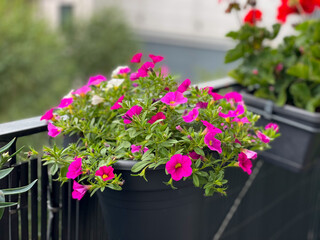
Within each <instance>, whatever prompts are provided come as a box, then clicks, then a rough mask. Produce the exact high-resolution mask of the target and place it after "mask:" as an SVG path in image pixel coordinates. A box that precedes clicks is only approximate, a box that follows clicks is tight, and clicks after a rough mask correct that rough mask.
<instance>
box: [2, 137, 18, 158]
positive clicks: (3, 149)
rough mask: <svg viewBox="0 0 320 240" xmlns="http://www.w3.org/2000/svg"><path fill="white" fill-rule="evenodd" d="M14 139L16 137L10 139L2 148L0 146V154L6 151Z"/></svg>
mask: <svg viewBox="0 0 320 240" xmlns="http://www.w3.org/2000/svg"><path fill="white" fill-rule="evenodd" d="M15 140H16V138H14V139H12V140H11V141H10V142H9V143H8V144H6V145H4V146H3V147H2V148H0V154H1V153H3V152H5V151H7V150H8V149H9V148H10V147H11V145H12V144H13V143H14V141H15Z"/></svg>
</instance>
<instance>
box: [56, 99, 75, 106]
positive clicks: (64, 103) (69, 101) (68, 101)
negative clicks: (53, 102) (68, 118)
mask: <svg viewBox="0 0 320 240" xmlns="http://www.w3.org/2000/svg"><path fill="white" fill-rule="evenodd" d="M72 103H73V98H62V99H61V101H60V104H59V106H58V107H57V108H66V107H68V106H69V105H71V104H72Z"/></svg>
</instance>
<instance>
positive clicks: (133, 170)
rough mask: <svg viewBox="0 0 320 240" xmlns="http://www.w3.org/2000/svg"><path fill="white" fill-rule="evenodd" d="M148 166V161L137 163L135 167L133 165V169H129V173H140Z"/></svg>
mask: <svg viewBox="0 0 320 240" xmlns="http://www.w3.org/2000/svg"><path fill="white" fill-rule="evenodd" d="M148 164H150V162H149V161H140V162H137V163H136V164H135V165H133V167H132V168H131V171H132V172H134V173H137V172H139V171H141V170H142V169H143V168H144V167H146V166H147V165H148Z"/></svg>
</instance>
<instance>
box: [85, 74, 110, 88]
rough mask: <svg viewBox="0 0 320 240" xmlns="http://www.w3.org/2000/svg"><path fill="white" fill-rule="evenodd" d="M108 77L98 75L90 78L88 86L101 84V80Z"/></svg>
mask: <svg viewBox="0 0 320 240" xmlns="http://www.w3.org/2000/svg"><path fill="white" fill-rule="evenodd" d="M106 80H107V78H106V77H105V76H103V75H97V76H93V77H90V78H89V81H88V84H87V85H88V86H91V85H99V84H100V83H101V82H103V81H106Z"/></svg>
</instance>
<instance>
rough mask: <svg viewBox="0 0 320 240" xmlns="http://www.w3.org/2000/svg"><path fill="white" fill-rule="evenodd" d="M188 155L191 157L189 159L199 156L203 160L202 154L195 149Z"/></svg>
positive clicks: (195, 158)
mask: <svg viewBox="0 0 320 240" xmlns="http://www.w3.org/2000/svg"><path fill="white" fill-rule="evenodd" d="M189 156H190V157H191V159H194V160H197V159H199V158H200V159H201V160H203V156H201V155H199V154H198V153H196V152H195V151H192V152H189Z"/></svg>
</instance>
